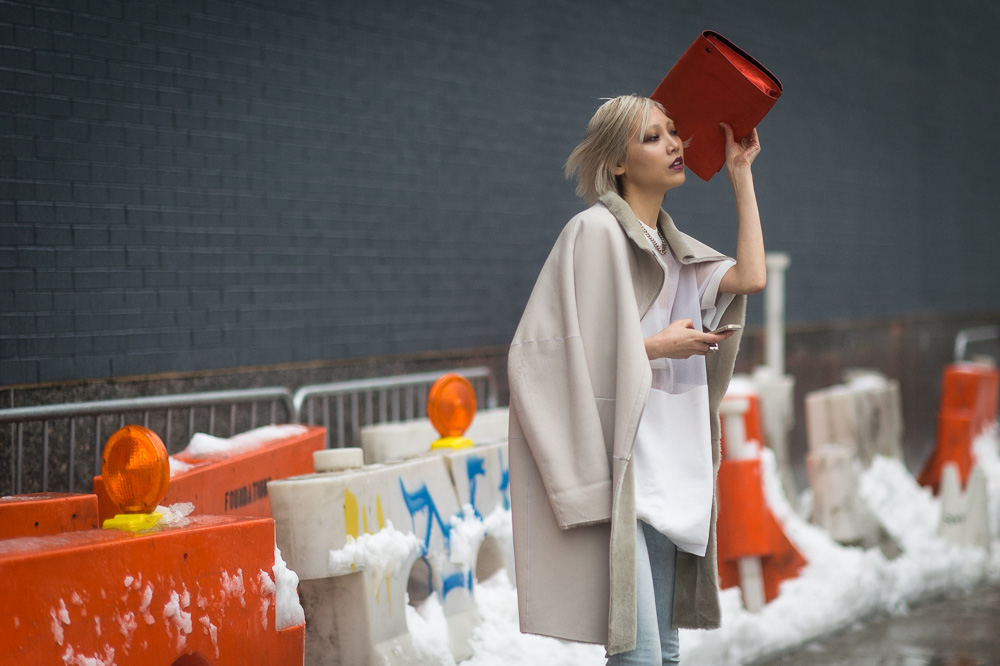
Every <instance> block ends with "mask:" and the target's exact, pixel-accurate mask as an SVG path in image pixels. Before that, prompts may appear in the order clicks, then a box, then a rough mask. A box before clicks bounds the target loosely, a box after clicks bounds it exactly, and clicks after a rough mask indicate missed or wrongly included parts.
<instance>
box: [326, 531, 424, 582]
mask: <svg viewBox="0 0 1000 666" xmlns="http://www.w3.org/2000/svg"><path fill="white" fill-rule="evenodd" d="M420 550H421V544H420V539H418V538H417V536H416V535H415V534H413V533H410V532H400V531H399V530H397V529H396V528H395V527H393V525H392V522H391V521H386V525H385V527H384V528H383V529H381V530H379V531H378V532H376V533H375V534H362V535H361V536H359V537H358V538H357V539H355V538H354V537H351V536H348V537H347V543H346V544H345V545H344V547H343V548H341V549H339V550H331V551H330V558H329V560H328V569H329V572H330V575H331V576H340V575H343V574H347V573H351V572H352V571H355V570H356V569H365V570H366V571H367V572H368V573H369V574H370V576H371V578H373V579H375V580H378V579H382V578H386V577H387V576H398V575H400V574H401V573H402V572H403V567H404V566H408V565H409V564H411V563H412V561H413V558H414V557H415V556H416V555H417V554H418V553H419V552H420Z"/></svg>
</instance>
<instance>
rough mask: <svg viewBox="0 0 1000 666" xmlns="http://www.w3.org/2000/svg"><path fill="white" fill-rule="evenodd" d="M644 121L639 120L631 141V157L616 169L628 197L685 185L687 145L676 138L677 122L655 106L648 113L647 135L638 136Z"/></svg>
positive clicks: (629, 152) (629, 146)
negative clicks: (643, 192)
mask: <svg viewBox="0 0 1000 666" xmlns="http://www.w3.org/2000/svg"><path fill="white" fill-rule="evenodd" d="M641 122H642V119H641V118H638V119H636V126H635V132H634V134H633V136H632V138H631V139H629V145H628V155H627V157H626V158H625V161H624V162H623V163H621V164H619V165H618V168H617V169H615V175H617V176H620V177H621V180H622V189H623V191H624V192H626V193H632V194H635V193H636V192H637V191H645V190H648V191H650V193H652V194H655V193H656V192H666V191H667V190H669V189H671V188H673V187H677V186H678V185H683V184H684V179H685V173H684V144H683V143H682V142H681V140H680V137H678V136H677V130H676V128H675V127H674V121H672V120H670V118H667V116H666V115H665V114H664V113H663V112H662V111H660V110H659V109H658V108H656V107H655V106H654V107H652V108H651V109H650V110H649V122H648V123H647V124H646V131H645V132H644V133H643V134H642V136H640V135H639V125H640V124H641Z"/></svg>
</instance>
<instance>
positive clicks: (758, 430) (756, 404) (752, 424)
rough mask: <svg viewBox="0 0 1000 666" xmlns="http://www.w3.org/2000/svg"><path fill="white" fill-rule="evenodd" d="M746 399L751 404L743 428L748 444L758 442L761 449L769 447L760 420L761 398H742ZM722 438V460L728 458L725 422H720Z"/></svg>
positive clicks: (747, 396)
mask: <svg viewBox="0 0 1000 666" xmlns="http://www.w3.org/2000/svg"><path fill="white" fill-rule="evenodd" d="M740 397H741V398H745V399H746V400H747V401H748V402H749V403H750V409H749V410H747V413H746V414H745V415H744V416H743V427H744V429H745V430H746V436H747V441H748V442H757V444H758V445H759V446H760V448H763V447H765V446H767V442H766V441H765V440H764V428H763V426H762V425H761V418H760V398H759V397H758V396H756V395H745V396H740ZM720 426H721V427H720V430H719V433H720V437H721V440H722V442H721V444H722V458H723V459H725V458H726V423H725V420H722V421H721V422H720Z"/></svg>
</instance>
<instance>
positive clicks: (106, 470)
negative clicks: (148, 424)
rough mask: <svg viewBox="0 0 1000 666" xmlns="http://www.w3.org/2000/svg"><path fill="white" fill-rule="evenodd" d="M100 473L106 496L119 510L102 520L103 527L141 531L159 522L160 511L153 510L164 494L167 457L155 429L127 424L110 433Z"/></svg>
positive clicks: (166, 479) (167, 481) (168, 463)
mask: <svg viewBox="0 0 1000 666" xmlns="http://www.w3.org/2000/svg"><path fill="white" fill-rule="evenodd" d="M101 475H102V477H103V479H104V487H105V489H106V490H107V493H108V496H109V497H110V498H111V500H112V501H113V502H114V503H115V504H117V505H118V508H119V509H121V511H122V513H120V514H118V515H117V516H115V517H114V518H109V519H107V520H105V521H104V527H105V528H110V529H118V530H125V531H127V532H140V531H142V530H148V529H150V528H152V527H155V526H156V524H157V523H159V522H160V519H161V515H160V514H159V513H153V512H152V511H153V509H155V508H156V505H157V504H159V503H160V501H161V500H162V499H163V498H164V496H166V494H167V484H169V483H170V461H169V459H168V457H167V448H166V447H165V446H164V445H163V442H162V441H161V440H160V438H159V436H158V435H157V434H156V433H155V432H153V431H152V430H150V429H149V428H144V427H142V426H138V425H128V426H125V427H124V428H122V429H121V430H119V431H117V432H116V433H114V434H113V435H111V437H109V438H108V441H107V444H105V445H104V456H103V457H102V458H101Z"/></svg>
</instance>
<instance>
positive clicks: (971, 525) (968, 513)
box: [938, 462, 990, 551]
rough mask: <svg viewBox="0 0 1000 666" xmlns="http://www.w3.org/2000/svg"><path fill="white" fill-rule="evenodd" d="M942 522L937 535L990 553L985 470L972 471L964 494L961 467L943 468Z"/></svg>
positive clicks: (954, 465)
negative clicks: (960, 474) (960, 477)
mask: <svg viewBox="0 0 1000 666" xmlns="http://www.w3.org/2000/svg"><path fill="white" fill-rule="evenodd" d="M940 496H941V522H940V523H939V525H938V534H939V535H941V537H943V538H944V539H947V540H948V541H950V542H952V543H956V544H960V545H965V546H976V547H977V548H983V549H986V550H987V551H988V550H989V549H990V519H989V500H988V498H987V492H986V475H985V474H984V473H983V469H982V467H980V466H979V465H976V466H975V467H973V468H972V475H971V476H970V477H969V485H968V487H967V488H966V490H965V492H964V493H963V492H962V482H961V481H960V480H959V474H958V465H957V464H955V463H953V462H948V463H945V464H944V467H943V469H942V471H941V493H940Z"/></svg>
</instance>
